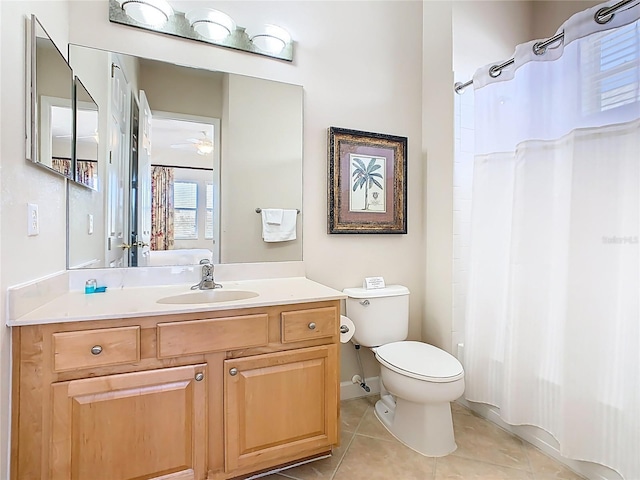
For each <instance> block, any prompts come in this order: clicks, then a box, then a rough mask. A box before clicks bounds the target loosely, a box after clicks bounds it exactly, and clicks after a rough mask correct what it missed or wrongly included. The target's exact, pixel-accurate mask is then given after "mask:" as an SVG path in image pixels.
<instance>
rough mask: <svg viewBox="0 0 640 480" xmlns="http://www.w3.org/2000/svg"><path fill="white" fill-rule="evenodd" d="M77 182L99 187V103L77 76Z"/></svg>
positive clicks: (94, 187) (95, 188)
mask: <svg viewBox="0 0 640 480" xmlns="http://www.w3.org/2000/svg"><path fill="white" fill-rule="evenodd" d="M74 111H75V123H74V125H75V142H76V143H75V159H76V171H75V180H76V182H78V183H80V184H82V185H85V186H87V187H89V188H92V189H94V190H97V189H98V144H99V138H100V137H99V132H98V122H99V112H98V104H97V103H96V102H95V100H94V99H93V97H91V95H90V94H89V92H88V91H87V89H86V87H85V86H84V84H83V83H82V81H81V80H80V79H79V78H78V77H76V78H75V109H74Z"/></svg>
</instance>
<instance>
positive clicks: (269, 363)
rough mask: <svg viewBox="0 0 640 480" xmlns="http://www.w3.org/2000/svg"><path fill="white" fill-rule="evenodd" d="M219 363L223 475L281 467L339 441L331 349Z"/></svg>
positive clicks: (335, 360) (335, 364) (335, 350)
mask: <svg viewBox="0 0 640 480" xmlns="http://www.w3.org/2000/svg"><path fill="white" fill-rule="evenodd" d="M224 363H225V373H224V378H225V437H226V438H225V439H226V442H225V444H226V452H225V454H226V458H225V461H226V470H227V471H232V470H235V469H244V468H246V467H251V466H255V467H256V468H266V467H269V466H271V465H275V464H282V463H284V462H287V461H292V460H296V459H299V458H303V457H305V456H308V455H309V454H310V453H309V452H313V451H316V452H317V450H318V449H320V448H323V447H327V450H328V449H329V448H330V447H331V445H334V444H337V443H338V425H337V419H338V404H339V398H338V395H339V394H338V347H337V346H336V345H322V346H318V347H310V348H301V349H297V350H289V351H285V352H277V353H270V354H264V355H256V356H253V357H245V358H239V359H230V360H225V362H224ZM311 454H313V453H311Z"/></svg>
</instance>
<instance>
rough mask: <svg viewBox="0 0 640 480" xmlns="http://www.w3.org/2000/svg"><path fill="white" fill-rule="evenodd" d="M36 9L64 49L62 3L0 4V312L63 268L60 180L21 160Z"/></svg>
mask: <svg viewBox="0 0 640 480" xmlns="http://www.w3.org/2000/svg"><path fill="white" fill-rule="evenodd" d="M32 13H35V14H36V15H37V16H38V18H39V19H40V20H41V22H42V23H43V25H44V26H45V28H46V29H47V31H48V33H49V35H51V37H52V38H53V40H54V42H55V43H56V44H57V45H58V47H59V48H60V50H61V51H62V52H63V53H65V52H66V51H67V48H66V44H67V41H68V33H67V32H68V29H69V23H68V12H67V3H66V2H63V1H59V2H48V1H41V2H28V1H2V2H0V20H1V21H2V23H1V25H2V28H0V59H1V60H0V61H1V63H0V85H1V88H0V106H1V107H2V108H1V112H0V124H1V125H2V130H1V137H0V187H1V188H0V231H1V232H2V242H1V244H0V291H1V292H2V294H1V295H0V312H2V313H1V315H2V322H1V323H2V324H3V325H4V323H5V321H6V318H5V314H6V313H5V304H4V303H5V294H4V292H6V289H7V287H9V286H11V285H15V284H18V283H22V282H25V281H27V280H31V279H34V278H38V277H42V276H45V275H48V274H51V273H53V272H58V271H61V270H64V269H65V263H66V257H65V249H66V246H65V243H66V240H65V239H66V234H65V216H66V213H65V210H66V204H65V180H64V179H63V178H62V177H59V176H56V175H54V174H51V173H49V172H46V171H44V170H42V169H40V168H38V167H36V166H34V165H32V164H30V163H28V162H26V161H25V158H26V155H25V142H24V141H23V139H24V136H25V127H24V125H25V98H26V97H25V95H26V91H25V90H26V87H25V85H26V82H25V68H24V65H25V27H26V19H27V18H28V17H29V16H30V14H32ZM28 202H31V203H36V204H38V207H39V213H40V235H38V236H35V237H27V216H26V212H27V203H28ZM9 336H10V330H9V329H8V328H5V327H4V326H0V372H1V375H0V392H1V395H0V478H8V476H7V474H6V472H7V469H8V465H7V463H8V462H7V460H8V456H7V455H5V453H4V452H6V451H7V449H8V445H9V440H8V434H9V411H10V410H9V408H10V400H9V391H10V388H9V385H10V346H9Z"/></svg>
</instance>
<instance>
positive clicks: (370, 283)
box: [362, 277, 385, 290]
mask: <svg viewBox="0 0 640 480" xmlns="http://www.w3.org/2000/svg"><path fill="white" fill-rule="evenodd" d="M384 287H385V284H384V278H382V277H366V278H365V279H364V283H363V285H362V288H366V289H367V290H371V289H374V288H384Z"/></svg>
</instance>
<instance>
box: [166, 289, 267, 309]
mask: <svg viewBox="0 0 640 480" xmlns="http://www.w3.org/2000/svg"><path fill="white" fill-rule="evenodd" d="M257 296H258V294H257V293H256V292H250V291H245V290H218V289H216V290H198V291H197V292H189V293H182V294H180V295H173V296H171V297H164V298H161V299H160V300H157V303H162V304H171V305H176V304H194V303H217V302H231V301H234V300H246V299H247V298H253V297H257Z"/></svg>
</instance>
